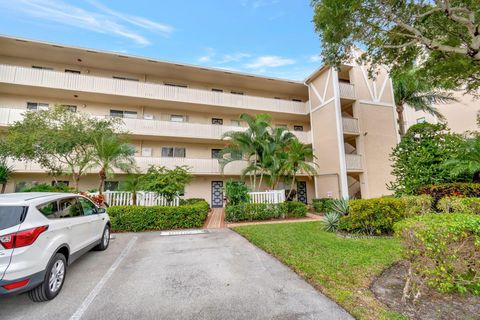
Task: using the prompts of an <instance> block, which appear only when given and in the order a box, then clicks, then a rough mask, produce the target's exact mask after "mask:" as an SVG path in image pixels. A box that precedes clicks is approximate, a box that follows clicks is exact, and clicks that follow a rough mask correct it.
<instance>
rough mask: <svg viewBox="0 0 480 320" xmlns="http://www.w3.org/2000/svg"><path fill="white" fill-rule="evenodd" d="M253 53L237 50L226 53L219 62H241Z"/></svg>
mask: <svg viewBox="0 0 480 320" xmlns="http://www.w3.org/2000/svg"><path fill="white" fill-rule="evenodd" d="M251 56H252V55H251V54H249V53H245V52H237V53H233V54H225V55H223V56H222V58H221V59H220V61H219V63H228V62H240V61H242V60H243V59H245V58H249V57H251Z"/></svg>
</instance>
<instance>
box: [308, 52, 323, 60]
mask: <svg viewBox="0 0 480 320" xmlns="http://www.w3.org/2000/svg"><path fill="white" fill-rule="evenodd" d="M308 60H309V61H310V62H320V61H322V57H321V56H320V55H318V54H314V55H312V56H310V58H309V59H308Z"/></svg>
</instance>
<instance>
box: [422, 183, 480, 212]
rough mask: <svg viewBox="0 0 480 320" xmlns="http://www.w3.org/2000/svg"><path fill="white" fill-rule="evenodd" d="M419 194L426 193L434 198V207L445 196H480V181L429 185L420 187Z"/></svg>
mask: <svg viewBox="0 0 480 320" xmlns="http://www.w3.org/2000/svg"><path fill="white" fill-rule="evenodd" d="M417 194H419V195H421V194H426V195H429V196H431V197H432V198H433V207H434V208H435V209H437V203H438V201H440V200H441V199H442V198H444V197H472V198H474V197H480V183H468V182H455V183H442V184H436V185H428V186H425V187H422V188H420V189H419V190H418V191H417Z"/></svg>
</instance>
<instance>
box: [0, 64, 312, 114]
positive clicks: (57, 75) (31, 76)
mask: <svg viewBox="0 0 480 320" xmlns="http://www.w3.org/2000/svg"><path fill="white" fill-rule="evenodd" d="M0 82H3V83H8V84H18V85H26V86H35V87H44V88H50V89H62V90H72V91H83V92H90V93H99V94H107V95H119V96H127V97H135V98H144V99H155V100H166V101H176V102H186V103H195V104H203V105H213V106H222V107H231V108H244V109H254V110H261V111H270V112H283V113H294V114H306V113H307V108H306V103H305V102H297V101H290V100H280V99H273V98H264V97H256V96H249V95H236V94H230V93H224V92H212V91H208V90H202V89H191V88H181V87H174V86H165V85H163V84H156V83H147V82H137V81H128V80H121V79H113V78H105V77H99V76H92V75H86V74H75V73H65V72H59V71H52V70H42V69H33V68H27V67H19V66H13V65H4V64H3V65H0Z"/></svg>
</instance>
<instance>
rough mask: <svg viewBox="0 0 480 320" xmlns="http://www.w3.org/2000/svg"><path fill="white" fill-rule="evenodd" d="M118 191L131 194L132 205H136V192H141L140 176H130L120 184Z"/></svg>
mask: <svg viewBox="0 0 480 320" xmlns="http://www.w3.org/2000/svg"><path fill="white" fill-rule="evenodd" d="M120 190H122V191H128V192H131V193H132V203H133V205H136V204H137V192H138V191H141V190H142V176H141V175H139V174H131V175H129V176H128V178H127V179H126V180H125V181H122V182H121V183H120Z"/></svg>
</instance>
